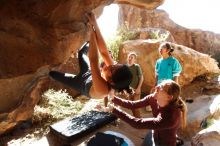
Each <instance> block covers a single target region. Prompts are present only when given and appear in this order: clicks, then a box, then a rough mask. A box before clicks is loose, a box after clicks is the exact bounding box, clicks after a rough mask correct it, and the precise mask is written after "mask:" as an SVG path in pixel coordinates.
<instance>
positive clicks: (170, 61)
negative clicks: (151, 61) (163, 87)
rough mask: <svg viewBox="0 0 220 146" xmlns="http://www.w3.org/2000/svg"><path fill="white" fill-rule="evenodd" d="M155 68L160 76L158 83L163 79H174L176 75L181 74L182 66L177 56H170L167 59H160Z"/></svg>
mask: <svg viewBox="0 0 220 146" xmlns="http://www.w3.org/2000/svg"><path fill="white" fill-rule="evenodd" d="M155 70H156V74H157V76H158V80H157V84H159V83H161V81H162V80H166V79H171V80H173V79H174V77H175V76H179V75H180V73H181V71H182V67H181V64H180V63H179V61H178V60H177V59H176V58H175V57H173V56H170V57H168V58H167V59H163V58H160V59H158V60H157V62H156V65H155Z"/></svg>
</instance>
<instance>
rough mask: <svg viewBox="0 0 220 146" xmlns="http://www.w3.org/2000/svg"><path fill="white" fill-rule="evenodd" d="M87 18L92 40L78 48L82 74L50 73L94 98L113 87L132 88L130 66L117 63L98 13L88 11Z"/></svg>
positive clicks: (121, 89) (120, 89)
mask: <svg viewBox="0 0 220 146" xmlns="http://www.w3.org/2000/svg"><path fill="white" fill-rule="evenodd" d="M87 18H88V20H89V27H90V30H91V34H90V41H89V43H88V42H87V43H85V44H84V45H83V46H82V47H81V49H80V50H79V52H78V60H79V68H80V71H79V74H77V75H73V74H69V73H62V72H58V71H50V73H49V75H50V77H52V78H53V79H55V80H57V81H59V82H62V83H63V84H65V85H68V86H70V87H72V88H73V89H75V90H77V91H79V92H80V93H81V94H83V95H85V96H87V97H90V98H103V97H105V96H107V95H108V94H109V93H110V91H111V90H112V89H115V90H116V91H119V92H120V91H123V90H126V91H127V92H129V91H130V89H129V84H130V83H131V79H132V74H131V72H130V70H129V67H128V66H127V65H125V64H114V60H113V59H112V58H111V57H110V55H109V52H108V49H107V47H106V44H105V41H104V39H103V37H102V34H101V32H100V30H99V27H98V24H97V22H96V18H95V16H94V14H93V13H90V14H87ZM98 51H99V53H100V55H101V57H102V59H103V61H104V62H105V64H106V66H105V67H104V68H103V69H102V74H103V76H101V72H100V67H99V59H98V58H99V56H98ZM87 52H88V56H87Z"/></svg>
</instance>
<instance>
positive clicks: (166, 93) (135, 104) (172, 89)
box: [106, 80, 187, 146]
mask: <svg viewBox="0 0 220 146" xmlns="http://www.w3.org/2000/svg"><path fill="white" fill-rule="evenodd" d="M112 102H113V104H109V108H107V109H106V111H110V112H112V113H114V114H116V115H117V116H118V117H119V118H120V119H122V120H124V121H126V122H127V123H129V124H130V125H131V126H133V127H135V128H139V129H141V128H146V129H150V130H152V131H150V132H149V133H148V134H147V135H146V136H145V139H144V141H143V144H142V146H153V145H154V146H176V145H177V137H176V134H177V130H178V129H179V127H180V124H181V123H182V127H183V128H184V127H185V126H186V111H187V109H186V104H185V102H184V101H183V100H182V99H181V97H180V86H179V85H178V84H177V83H176V82H174V81H172V80H164V81H162V82H161V83H160V84H158V85H157V86H156V87H155V90H154V93H152V94H150V95H148V96H146V97H144V98H143V99H140V100H136V101H129V100H125V99H121V98H118V97H114V98H113V99H112ZM114 104H115V105H119V106H122V107H124V108H128V109H136V108H140V107H145V106H146V105H150V106H151V108H152V113H153V117H150V118H135V117H133V116H131V115H129V114H127V113H126V112H124V111H122V110H121V109H119V108H118V107H116V106H114ZM181 116H182V118H181ZM181 119H182V120H181Z"/></svg>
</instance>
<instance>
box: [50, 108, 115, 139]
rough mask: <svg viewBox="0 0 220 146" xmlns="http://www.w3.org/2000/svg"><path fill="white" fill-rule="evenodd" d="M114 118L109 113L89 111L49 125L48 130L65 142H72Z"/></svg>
mask: <svg viewBox="0 0 220 146" xmlns="http://www.w3.org/2000/svg"><path fill="white" fill-rule="evenodd" d="M116 119H117V117H116V116H115V115H113V114H110V113H106V112H99V111H90V112H87V113H85V114H83V115H80V116H77V117H73V118H68V119H64V120H62V121H59V122H57V123H55V124H53V125H51V126H50V132H51V133H53V134H55V135H56V136H58V137H59V138H61V139H63V140H64V141H66V142H73V141H74V140H76V139H77V138H80V137H82V136H85V135H87V134H88V133H90V132H92V131H94V130H96V129H97V128H100V127H102V126H104V125H106V124H108V123H111V122H113V121H115V120H116Z"/></svg>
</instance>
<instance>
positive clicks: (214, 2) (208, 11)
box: [98, 0, 220, 39]
mask: <svg viewBox="0 0 220 146" xmlns="http://www.w3.org/2000/svg"><path fill="white" fill-rule="evenodd" d="M219 6H220V0H165V2H164V4H163V5H161V6H160V7H158V9H163V10H165V11H166V12H167V13H168V14H169V17H170V19H172V20H173V21H174V22H175V23H177V24H179V25H181V26H183V27H186V28H196V29H202V30H208V31H212V32H215V33H219V34H220V19H219V14H220V9H219ZM117 17H118V6H117V5H116V4H112V5H110V6H106V7H105V8H104V11H103V15H102V16H100V18H99V19H98V24H99V27H100V29H101V31H102V33H103V36H104V38H105V39H108V38H109V37H111V36H112V34H113V33H114V32H115V30H116V28H117V20H118V18H117Z"/></svg>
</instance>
